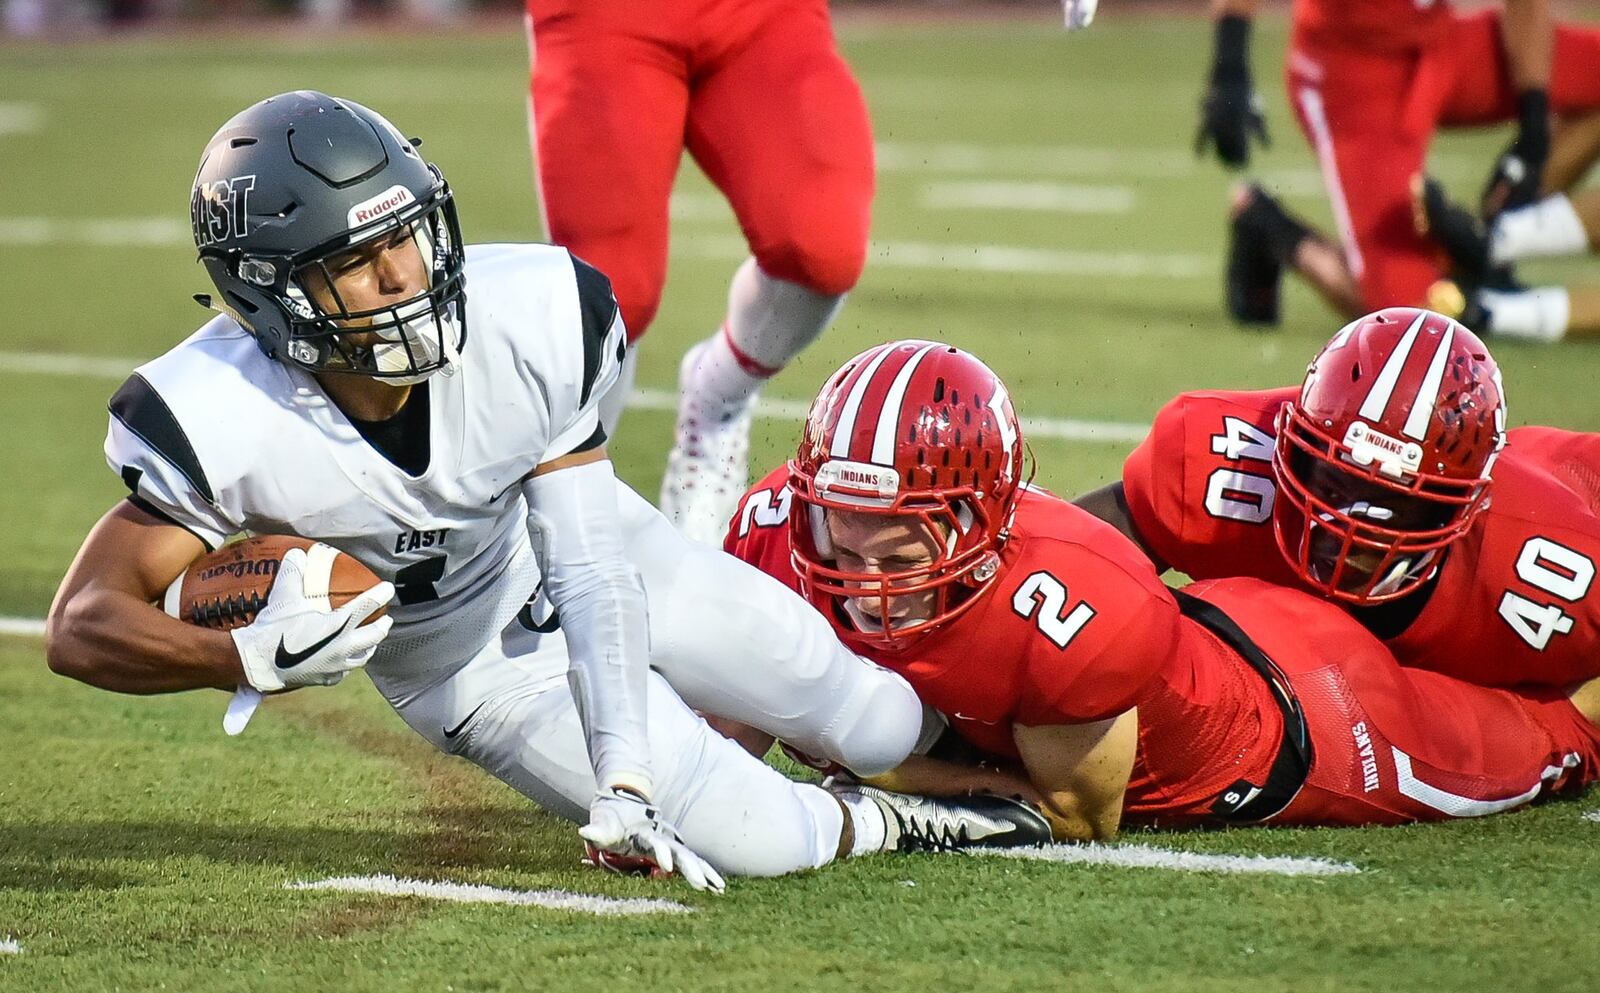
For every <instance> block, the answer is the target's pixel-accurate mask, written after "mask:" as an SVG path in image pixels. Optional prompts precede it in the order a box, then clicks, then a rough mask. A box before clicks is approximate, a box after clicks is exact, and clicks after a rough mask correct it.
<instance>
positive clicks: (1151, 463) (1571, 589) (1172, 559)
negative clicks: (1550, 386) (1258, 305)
mask: <svg viewBox="0 0 1600 993" xmlns="http://www.w3.org/2000/svg"><path fill="white" fill-rule="evenodd" d="M1298 393H1299V389H1298V387H1291V388H1287V389H1278V390H1264V391H1258V392H1224V391H1204V392H1196V393H1186V394H1184V395H1182V396H1180V397H1178V398H1177V399H1175V400H1173V401H1172V402H1171V403H1169V404H1167V405H1166V406H1165V407H1163V408H1162V410H1161V412H1160V414H1158V415H1157V417H1156V422H1155V424H1154V426H1153V427H1152V429H1151V431H1150V434H1149V436H1148V437H1146V438H1145V440H1144V441H1143V442H1142V443H1141V444H1140V445H1139V447H1138V448H1137V449H1135V450H1134V452H1133V454H1132V455H1130V456H1129V457H1128V460H1127V462H1126V463H1125V464H1124V466H1123V474H1122V482H1123V491H1124V494H1125V495H1126V498H1127V504H1128V514H1129V517H1130V518H1131V519H1132V522H1133V526H1134V528H1135V530H1136V532H1137V533H1138V535H1139V537H1140V538H1141V539H1142V540H1143V541H1144V542H1145V544H1146V546H1147V547H1148V548H1149V549H1150V551H1151V553H1152V554H1153V555H1155V556H1156V557H1158V558H1159V559H1160V560H1161V561H1162V562H1164V563H1165V564H1167V565H1169V566H1171V567H1172V568H1174V569H1178V570H1180V571H1182V572H1186V573H1188V574H1189V575H1190V576H1192V577H1194V578H1196V579H1210V578H1217V577H1223V576H1253V577H1257V578H1260V579H1265V580H1268V581H1270V582H1274V583H1280V584H1284V585H1291V586H1295V587H1300V588H1304V587H1303V584H1302V583H1301V582H1300V580H1299V577H1298V575H1297V574H1296V573H1295V572H1294V570H1292V569H1291V568H1290V566H1289V564H1288V562H1287V561H1286V560H1285V558H1284V556H1283V554H1282V552H1281V551H1280V550H1279V548H1278V543H1277V539H1276V538H1275V537H1274V536H1273V531H1272V507H1273V503H1274V502H1275V500H1276V498H1277V487H1276V483H1275V482H1274V480H1273V476H1272V468H1271V461H1272V449H1273V445H1274V443H1275V441H1276V435H1275V429H1274V420H1275V418H1276V416H1277V413H1278V411H1279V410H1280V409H1281V408H1282V406H1283V404H1284V403H1285V402H1286V401H1288V400H1292V399H1294V398H1295V397H1296V396H1297V395H1298ZM1524 443H1525V444H1526V451H1523V447H1524ZM1591 453H1593V454H1594V456H1595V457H1594V458H1593V459H1590V457H1589V456H1590V454H1591ZM1547 465H1561V466H1564V467H1565V469H1564V470H1563V471H1564V472H1565V478H1558V476H1557V475H1553V474H1552V473H1551V472H1548V471H1546V466H1547ZM1597 466H1600V439H1597V436H1593V435H1575V434H1574V433H1572V432H1563V431H1556V430H1554V429H1549V428H1518V429H1516V430H1513V431H1511V432H1510V443H1509V446H1508V447H1507V450H1506V451H1505V452H1504V453H1503V454H1502V455H1501V457H1500V459H1499V461H1498V462H1497V463H1496V465H1495V468H1494V479H1495V484H1494V490H1493V497H1492V500H1491V503H1490V505H1489V507H1488V508H1487V509H1486V510H1485V511H1484V512H1483V514H1482V515H1481V516H1480V517H1479V518H1478V521H1477V522H1476V523H1475V524H1474V525H1473V528H1472V530H1471V531H1470V532H1469V533H1468V534H1467V535H1466V536H1465V537H1463V538H1462V539H1461V540H1460V541H1458V542H1457V543H1456V544H1454V545H1452V546H1450V547H1449V548H1448V549H1447V550H1446V551H1445V553H1444V556H1443V562H1442V564H1441V565H1440V568H1439V575H1438V578H1437V579H1436V580H1435V581H1434V583H1433V586H1432V589H1431V592H1429V593H1427V594H1425V595H1426V596H1427V597H1428V599H1427V602H1426V604H1425V605H1424V606H1423V607H1422V609H1421V611H1420V613H1419V614H1418V615H1417V616H1416V617H1415V619H1413V620H1412V621H1411V622H1410V623H1409V624H1407V625H1406V626H1405V627H1404V629H1403V630H1401V631H1400V632H1399V633H1398V634H1395V635H1393V636H1392V637H1388V638H1387V643H1388V645H1389V647H1390V649H1391V650H1392V651H1393V652H1394V655H1395V658H1396V659H1397V660H1398V661H1399V662H1400V663H1401V664H1403V665H1409V666H1415V667H1418V668H1424V669H1431V670H1434V671H1436V672H1443V673H1446V674H1448V675H1452V676H1455V677H1457V678H1460V679H1463V680H1466V681H1468V682H1472V683H1476V684H1478V685H1481V686H1515V685H1519V684H1525V683H1532V684H1538V685H1542V686H1552V687H1563V686H1568V685H1570V684H1573V683H1576V682H1580V681H1582V680H1585V679H1590V678H1594V677H1595V676H1600V596H1590V595H1589V594H1590V589H1591V586H1592V585H1593V581H1594V579H1595V562H1596V561H1600V515H1597V514H1596V513H1595V506H1594V501H1593V492H1594V491H1593V489H1591V490H1590V491H1589V495H1588V496H1585V494H1584V488H1583V484H1582V480H1583V479H1584V478H1590V479H1592V478H1595V477H1596V472H1595V467H1597ZM1586 473H1587V476H1586V475H1585V474H1586ZM1419 595H1423V594H1419ZM1402 602H1403V601H1402ZM1377 609H1378V610H1382V611H1387V610H1388V609H1390V608H1377ZM1354 613H1355V615H1356V616H1357V617H1358V618H1362V619H1364V620H1368V621H1373V622H1374V623H1375V624H1376V621H1375V620H1374V619H1375V618H1378V617H1380V616H1381V615H1380V614H1378V613H1376V612H1374V613H1370V614H1369V613H1367V612H1366V611H1364V610H1361V609H1357V610H1355V611H1354ZM1390 616H1392V615H1390Z"/></svg>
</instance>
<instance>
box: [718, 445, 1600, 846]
mask: <svg viewBox="0 0 1600 993" xmlns="http://www.w3.org/2000/svg"><path fill="white" fill-rule="evenodd" d="M794 504H795V501H794V498H793V495H792V493H790V492H789V491H788V489H787V473H786V471H785V470H782V469H780V470H778V471H775V472H773V473H771V474H769V475H768V476H767V477H766V478H765V479H764V480H762V481H761V482H760V483H758V484H757V485H756V487H755V488H754V489H752V490H751V492H750V493H749V494H747V495H746V497H745V500H744V501H743V503H742V505H741V508H740V513H739V515H738V517H736V518H735V519H734V521H733V522H732V524H731V527H730V530H729V534H728V537H727V541H726V544H725V548H726V549H727V550H728V551H729V552H730V553H732V554H734V555H736V556H738V557H740V558H742V559H744V560H745V561H747V562H749V563H751V564H753V565H755V566H757V567H758V568H760V569H762V570H763V571H765V572H767V573H769V574H770V575H772V576H774V577H776V578H778V579H780V580H783V581H785V582H787V583H789V584H790V585H791V586H793V587H795V588H796V589H798V588H799V583H798V581H797V577H796V573H795V570H794V568H793V565H792V563H791V550H792V548H791V542H792V540H793V539H792V531H791V529H790V527H789V526H788V516H789V513H790V510H791V509H792V508H793V506H794ZM1189 592H1191V593H1193V594H1194V595H1195V598H1197V601H1198V605H1197V604H1196V603H1195V602H1190V603H1187V604H1185V605H1182V606H1180V602H1179V599H1178V597H1181V596H1183V594H1178V595H1177V596H1175V595H1174V594H1173V592H1172V591H1170V590H1168V589H1167V587H1166V586H1164V585H1163V584H1162V583H1161V581H1160V580H1159V579H1158V578H1157V576H1156V574H1155V572H1154V570H1153V569H1152V568H1151V566H1150V564H1149V562H1148V561H1147V560H1146V559H1145V558H1144V556H1143V555H1142V554H1141V553H1140V552H1139V551H1138V549H1137V548H1135V547H1134V545H1133V544H1132V543H1131V542H1129V541H1128V540H1127V539H1126V538H1125V537H1123V536H1122V535H1121V534H1120V533H1118V532H1117V531H1116V530H1115V529H1114V528H1112V527H1111V526H1110V525H1107V524H1105V523H1104V522H1102V521H1100V520H1098V519H1096V518H1094V517H1092V516H1091V515H1089V514H1088V513H1087V512H1085V511H1082V510H1080V509H1078V508H1077V507H1074V506H1072V505H1071V504H1068V503H1066V502H1064V501H1062V500H1060V499H1058V498H1056V497H1054V496H1052V495H1049V494H1047V493H1043V492H1041V491H1037V490H1030V491H1027V492H1025V493H1024V494H1023V495H1022V497H1021V500H1020V502H1019V504H1018V507H1017V513H1016V518H1015V522H1014V524H1013V526H1012V527H1011V529H1010V537H1009V539H1008V540H1007V541H1006V542H1005V544H1004V545H1003V546H1002V551H1001V566H1000V570H999V572H998V574H997V575H996V577H995V578H994V579H993V580H992V588H987V589H986V590H985V592H984V593H983V594H982V596H983V599H982V600H981V601H979V602H978V603H977V604H976V605H975V606H974V607H973V608H972V609H971V610H968V611H967V612H965V613H963V614H960V615H959V616H957V617H956V618H955V619H953V620H951V621H950V622H948V623H947V624H945V625H943V626H941V627H938V628H935V629H934V630H932V631H931V632H930V633H928V634H926V635H924V636H923V637H921V638H919V639H917V640H916V641H914V642H913V643H912V644H910V645H909V646H907V647H906V648H905V649H903V650H900V651H892V650H881V649H877V648H875V647H874V646H873V645H872V644H871V643H870V642H868V641H863V640H861V639H856V638H852V637H851V627H850V624H849V623H848V622H847V621H843V620H840V619H838V618H835V621H836V625H835V626H836V628H837V629H838V630H839V633H840V636H841V638H843V640H844V641H845V642H846V644H848V645H850V646H851V647H852V648H853V649H854V650H856V651H858V652H860V653H861V654H863V655H865V656H866V657H868V658H870V659H872V660H873V661H875V662H877V663H878V664H880V665H883V666H885V667H887V668H889V669H892V670H893V671H895V672H898V673H900V674H901V675H903V676H905V677H906V679H907V680H908V681H910V682H911V684H912V685H913V686H914V687H915V688H916V690H917V692H918V694H919V695H921V696H922V698H923V699H924V700H925V701H927V702H928V703H929V704H930V705H932V706H934V707H936V708H938V709H939V710H940V711H942V712H943V713H944V714H946V715H947V716H948V717H949V719H950V722H951V726H952V727H953V728H955V729H956V730H957V731H958V732H959V733H960V734H961V735H962V736H963V737H965V738H966V739H967V740H969V741H970V742H972V743H973V744H974V745H975V746H977V747H978V748H980V749H982V750H984V751H986V752H989V753H991V754H995V755H1000V756H1008V757H1011V758H1016V757H1017V751H1016V746H1015V744H1014V741H1013V731H1012V727H1013V725H1015V724H1023V725H1029V726H1037V725H1051V724H1071V723H1084V722H1091V721H1098V720H1103V719H1106V718H1110V717H1114V716H1116V715H1118V714H1120V713H1122V712H1124V711H1126V710H1127V709H1129V708H1130V707H1137V708H1138V709H1139V746H1138V751H1137V755H1136V759H1135V765H1134V770H1133V774H1132V777H1131V779H1130V782H1129V784H1128V790H1127V794H1126V797H1125V801H1124V820H1125V821H1126V822H1128V823H1148V824H1157V825H1166V826H1179V825H1189V824H1199V823H1220V822H1230V821H1232V822H1237V821H1251V820H1260V819H1262V818H1263V817H1265V818H1266V819H1268V820H1270V821H1271V822H1272V823H1284V824H1295V823H1307V824H1351V825H1353V824H1394V823H1402V822H1407V821H1416V820H1438V819H1442V818H1445V817H1452V816H1475V815H1479V814H1487V813H1492V812H1495V811H1497V810H1504V809H1508V808H1510V807H1514V806H1517V805H1519V804H1522V803H1525V802H1527V801H1529V800H1530V799H1532V798H1533V797H1535V796H1537V795H1538V794H1539V793H1540V792H1541V791H1543V790H1544V789H1546V788H1551V787H1554V786H1556V785H1558V784H1559V785H1560V786H1561V787H1564V788H1565V787H1576V786H1578V785H1581V784H1583V783H1586V782H1588V781H1589V780H1590V779H1591V778H1593V777H1594V776H1595V774H1596V772H1597V769H1600V765H1597V763H1600V748H1597V732H1596V730H1595V729H1594V728H1593V727H1592V726H1591V725H1589V724H1588V723H1587V722H1586V721H1585V720H1584V719H1583V717H1582V716H1581V715H1580V714H1579V713H1578V712H1577V710H1576V709H1575V708H1573V707H1572V705H1571V704H1570V703H1568V702H1567V701H1566V700H1565V699H1564V698H1561V697H1559V696H1555V697H1554V698H1552V699H1542V698H1540V697H1537V696H1535V695H1522V694H1516V693H1512V692H1507V691H1502V690H1490V689H1484V688H1481V687H1476V686H1470V685H1467V684H1464V683H1461V682H1459V681H1457V680H1453V679H1450V678H1448V677H1444V676H1440V675H1437V674H1435V673H1429V672H1408V671H1406V670H1402V669H1401V668H1400V667H1399V666H1397V665H1396V664H1395V662H1394V660H1393V658H1392V657H1391V656H1390V655H1389V653H1388V652H1387V651H1385V650H1384V648H1383V646H1382V645H1381V644H1380V643H1379V642H1378V641H1377V640H1376V639H1375V638H1373V637H1372V636H1371V635H1370V634H1368V633H1367V632H1366V631H1365V630H1364V629H1363V628H1361V626H1360V625H1358V624H1357V623H1355V622H1354V621H1353V620H1351V619H1350V618H1349V617H1348V616H1347V615H1345V614H1344V612H1343V611H1342V610H1341V609H1340V608H1339V607H1337V606H1336V605H1334V604H1330V603H1326V602H1323V601H1320V600H1318V599H1316V598H1314V597H1311V596H1309V595H1306V594H1303V593H1299V592H1297V591H1294V590H1289V589H1284V588H1281V587H1274V586H1269V585H1267V584H1264V583H1261V582H1258V581H1255V580H1248V579H1245V580H1228V581H1224V582H1219V583H1203V584H1196V585H1195V586H1194V587H1192V588H1191V590H1190V591H1189ZM1218 608H1220V609H1221V610H1222V611H1224V612H1225V613H1226V615H1228V617H1231V618H1232V621H1233V622H1234V623H1236V624H1237V628H1238V629H1242V634H1243V636H1244V638H1245V639H1247V643H1248V642H1253V644H1254V645H1255V646H1259V651H1260V652H1264V653H1265V656H1267V657H1268V659H1269V660H1270V661H1267V662H1266V663H1265V665H1264V666H1263V665H1260V664H1254V665H1253V664H1252V663H1251V662H1250V661H1247V657H1246V652H1247V651H1250V649H1244V648H1241V647H1239V645H1238V644H1237V643H1235V642H1233V641H1230V640H1229V636H1228V634H1227V633H1226V632H1225V631H1224V630H1222V629H1221V627H1219V626H1218V624H1217V622H1216V621H1215V620H1210V619H1208V615H1210V614H1211V612H1212V611H1214V610H1216V609H1218ZM1223 626H1227V625H1226V624H1225V623H1224V625H1223ZM1302 714H1303V719H1302V717H1301V716H1300V715H1302ZM1286 732H1287V733H1286ZM1302 735H1305V736H1306V737H1307V738H1308V741H1309V743H1308V744H1305V743H1302V744H1300V745H1298V746H1297V744H1296V743H1297V742H1301V736H1302ZM1286 752H1287V754H1286ZM1297 756H1298V757H1299V758H1300V760H1301V762H1302V764H1301V765H1300V771H1299V774H1298V775H1293V774H1292V773H1293V766H1294V763H1295V761H1296V757H1297ZM1307 759H1308V760H1309V769H1307V768H1306V765H1305V764H1304V762H1305V761H1306V760H1307ZM1280 766H1287V767H1288V769H1289V772H1290V773H1291V775H1290V776H1289V777H1288V778H1285V777H1284V771H1283V770H1282V769H1280V768H1279V767H1280Z"/></svg>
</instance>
